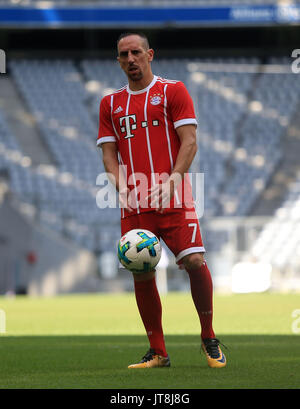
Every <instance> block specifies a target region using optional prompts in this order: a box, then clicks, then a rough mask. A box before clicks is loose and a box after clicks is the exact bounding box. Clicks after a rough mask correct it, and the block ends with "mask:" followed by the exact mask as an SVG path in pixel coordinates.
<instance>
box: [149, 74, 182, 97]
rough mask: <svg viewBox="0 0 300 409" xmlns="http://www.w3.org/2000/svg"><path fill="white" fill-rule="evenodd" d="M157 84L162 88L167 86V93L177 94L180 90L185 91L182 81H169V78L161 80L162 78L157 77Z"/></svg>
mask: <svg viewBox="0 0 300 409" xmlns="http://www.w3.org/2000/svg"><path fill="white" fill-rule="evenodd" d="M156 82H157V84H158V85H161V86H162V87H165V86H166V85H167V93H168V94H170V93H177V92H178V91H180V90H181V89H185V88H186V86H185V84H184V83H183V81H180V80H175V79H169V78H163V77H157V81H156Z"/></svg>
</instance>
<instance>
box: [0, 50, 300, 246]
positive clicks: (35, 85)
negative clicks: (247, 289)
mask: <svg viewBox="0 0 300 409" xmlns="http://www.w3.org/2000/svg"><path fill="white" fill-rule="evenodd" d="M269 63H271V64H270V65H262V64H261V62H260V61H259V60H258V59H255V58H254V59H253V58H233V59H201V60H200V59H184V60H180V63H179V61H178V60H176V59H175V60H174V59H173V60H169V59H162V60H156V61H155V62H153V71H154V72H155V73H157V74H159V75H160V76H163V77H167V78H172V79H174V78H176V79H179V80H182V81H184V82H185V84H186V86H187V87H188V89H189V90H190V92H191V94H192V97H193V99H194V102H195V108H196V111H197V117H198V121H199V126H198V131H197V137H198V144H199V157H198V158H197V161H196V165H195V166H196V168H195V167H194V168H193V171H198V172H204V174H205V175H209V176H207V180H205V213H204V216H205V218H207V217H208V218H209V217H216V216H246V215H249V214H251V209H253V206H255V203H256V201H257V200H258V198H259V196H260V194H261V192H262V190H263V189H264V187H265V186H266V185H267V183H268V181H269V180H270V178H271V176H272V174H273V173H274V171H275V170H276V169H277V168H278V166H280V161H281V154H282V153H281V152H282V151H281V149H280V146H281V144H282V142H283V137H284V134H285V132H286V129H287V126H288V124H289V122H290V120H291V118H292V116H293V115H294V114H295V111H296V109H297V106H298V104H299V95H300V92H299V91H300V83H299V82H298V83H297V82H296V81H295V77H294V76H293V74H291V73H290V69H289V66H288V62H287V61H286V60H284V59H280V58H279V59H270V60H269ZM9 75H11V77H12V78H13V81H14V83H15V84H16V86H17V88H18V90H19V92H20V95H21V96H22V98H23V100H24V103H25V104H26V105H27V109H29V110H30V112H32V114H33V115H34V116H35V118H36V119H37V126H38V129H39V132H40V136H41V138H43V141H44V143H45V144H46V146H47V147H48V149H49V151H51V154H52V156H53V158H54V159H55V164H54V165H53V166H32V164H31V163H30V159H29V158H26V157H25V156H24V154H23V152H22V150H21V148H20V147H19V146H18V144H17V141H16V138H15V137H14V135H13V134H12V132H11V130H10V129H9V126H8V124H7V121H6V119H5V117H4V116H3V114H2V115H1V108H0V131H1V132H0V143H1V145H0V169H1V170H6V171H7V172H8V174H9V179H10V186H11V190H12V191H13V192H14V193H15V195H17V197H19V199H20V200H21V201H23V202H26V203H29V204H31V205H32V206H34V207H35V208H36V209H38V211H37V217H38V219H39V220H40V222H41V223H43V224H47V226H48V227H50V228H51V229H54V230H56V231H58V232H60V233H61V234H64V235H66V236H68V237H69V238H71V239H72V240H74V241H76V242H77V243H79V244H80V245H82V246H85V247H87V248H88V249H89V250H91V251H94V252H97V253H99V252H101V251H103V250H105V249H107V248H108V246H115V242H116V240H117V239H118V237H119V225H118V222H119V210H118V209H106V210H105V211H103V212H102V211H100V210H99V208H98V207H97V205H96V194H97V186H96V177H97V175H98V174H99V173H101V172H103V171H104V169H103V165H102V162H101V150H98V149H96V144H95V140H96V137H97V127H98V109H99V101H100V99H101V97H102V96H104V95H106V94H108V93H110V92H111V91H112V90H114V89H118V88H120V87H121V86H122V85H123V84H124V83H125V82H126V79H125V76H121V75H120V71H119V67H118V65H117V62H114V61H112V60H96V59H94V60H93V59H91V60H87V59H86V60H81V61H73V60H69V59H65V60H29V59H28V60H25V59H24V60H20V59H15V60H12V61H10V66H9ZM286 101H289V103H288V104H287V103H286ZM254 141H255V144H254V143H253V142H254ZM241 186H242V187H243V189H241ZM295 186H299V183H298V184H296V185H295ZM293 195H294V196H293V197H294V198H295V203H296V201H297V200H298V199H297V197H298V198H299V191H297V190H293ZM297 195H298V196H297ZM286 203H290V199H289V200H288V201H287V202H286ZM297 203H298V202H297ZM295 206H296V205H295ZM283 207H285V204H284V205H283ZM295 212H296V210H295ZM282 213H283V210H281V211H280V212H279V214H282ZM277 222H278V221H275V222H274V223H277ZM268 231H270V230H267V233H263V232H262V237H266V235H267V234H269V233H268ZM100 237H101V239H100ZM226 238H227V237H226V232H224V231H223V232H220V234H217V233H216V232H209V231H206V232H205V240H206V242H208V244H207V247H208V248H210V249H211V250H218V249H220V248H221V246H222V245H224V243H226ZM261 240H262V239H259V242H258V243H262V241H261ZM296 241H297V238H296V235H295V243H296ZM260 245H261V244H258V245H257V246H258V247H256V249H257V248H260V247H259V246H260ZM255 251H257V250H255Z"/></svg>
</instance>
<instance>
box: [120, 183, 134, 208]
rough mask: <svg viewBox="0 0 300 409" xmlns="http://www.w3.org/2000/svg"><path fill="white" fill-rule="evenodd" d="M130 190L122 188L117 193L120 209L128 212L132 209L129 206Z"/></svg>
mask: <svg viewBox="0 0 300 409" xmlns="http://www.w3.org/2000/svg"><path fill="white" fill-rule="evenodd" d="M130 202H131V200H130V189H129V188H128V187H124V188H122V189H121V190H120V191H119V203H120V207H121V208H122V209H126V210H128V212H130V213H131V212H133V208H132V207H131V206H130Z"/></svg>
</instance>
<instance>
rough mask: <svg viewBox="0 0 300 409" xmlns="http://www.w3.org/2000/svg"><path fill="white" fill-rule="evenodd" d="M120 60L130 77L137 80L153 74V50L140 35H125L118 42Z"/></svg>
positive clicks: (134, 80)
mask: <svg viewBox="0 0 300 409" xmlns="http://www.w3.org/2000/svg"><path fill="white" fill-rule="evenodd" d="M118 52H119V55H118V61H119V63H120V66H121V68H122V70H123V71H124V72H125V74H126V75H127V77H128V79H129V80H131V81H133V82H136V81H141V80H142V79H144V78H147V77H148V76H149V75H152V72H151V66H150V62H151V61H152V60H153V54H154V52H153V50H152V49H147V48H146V45H145V43H144V40H143V39H142V38H141V37H140V36H138V35H131V36H128V37H124V38H122V39H121V40H120V42H119V44H118Z"/></svg>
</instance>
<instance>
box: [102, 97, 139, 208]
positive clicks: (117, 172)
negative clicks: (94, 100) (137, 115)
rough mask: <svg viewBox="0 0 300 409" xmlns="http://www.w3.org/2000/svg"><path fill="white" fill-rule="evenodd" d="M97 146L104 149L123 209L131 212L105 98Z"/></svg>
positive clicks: (104, 159)
mask: <svg viewBox="0 0 300 409" xmlns="http://www.w3.org/2000/svg"><path fill="white" fill-rule="evenodd" d="M97 145H98V146H100V147H101V148H102V160H103V164H104V168H105V170H106V173H107V176H108V178H109V180H110V182H111V183H112V184H113V185H114V186H115V188H116V190H117V191H118V192H119V201H120V204H121V207H124V208H127V209H128V210H129V211H131V208H130V207H129V206H128V200H127V198H128V194H129V189H128V188H127V184H126V178H125V175H124V173H123V172H122V167H121V166H120V163H119V158H118V148H117V143H116V135H115V131H114V127H113V124H112V120H111V115H110V105H109V98H108V97H104V98H103V99H102V101H101V103H100V109H99V133H98V140H97Z"/></svg>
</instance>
